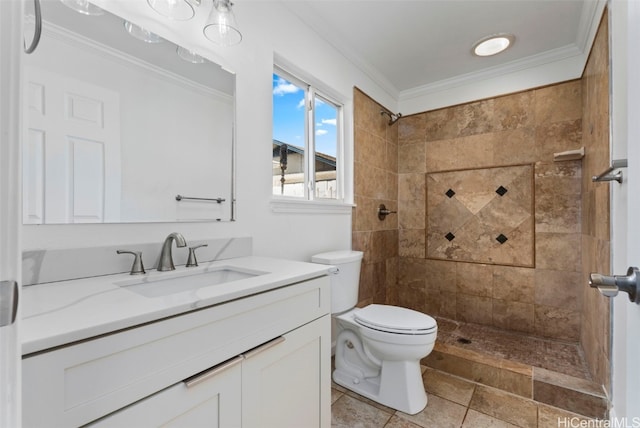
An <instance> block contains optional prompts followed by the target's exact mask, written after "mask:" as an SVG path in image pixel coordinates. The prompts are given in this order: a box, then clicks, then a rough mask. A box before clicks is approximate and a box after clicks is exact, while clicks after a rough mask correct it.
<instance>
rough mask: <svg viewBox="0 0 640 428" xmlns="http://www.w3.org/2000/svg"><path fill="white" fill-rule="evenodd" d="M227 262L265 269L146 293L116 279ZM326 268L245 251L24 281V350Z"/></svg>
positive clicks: (295, 279) (304, 276) (176, 311)
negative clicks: (161, 268) (194, 261)
mask: <svg viewBox="0 0 640 428" xmlns="http://www.w3.org/2000/svg"><path fill="white" fill-rule="evenodd" d="M222 267H235V268H238V269H240V270H249V271H260V272H265V273H264V274H262V275H257V276H252V277H249V278H245V279H239V280H236V281H231V282H226V283H223V284H218V285H211V286H207V287H202V288H199V289H197V290H186V291H184V292H179V293H175V294H170V295H166V296H159V297H146V296H143V295H141V294H138V293H136V292H133V291H130V290H127V288H126V287H124V286H119V285H117V284H118V283H120V284H122V283H126V282H128V281H130V280H134V279H141V280H142V279H143V278H146V280H153V279H155V278H158V279H160V278H162V279H165V278H170V277H172V276H179V275H182V274H189V273H193V272H196V270H206V269H212V268H222ZM327 268H328V266H326V265H320V264H313V263H304V262H296V261H291V260H282V259H273V258H266V257H240V258H234V259H228V260H221V261H216V262H208V263H200V266H199V267H197V268H185V267H184V266H179V267H176V270H175V271H171V272H157V271H155V270H153V271H150V272H148V273H147V274H146V275H143V276H142V275H138V276H134V275H129V274H116V275H105V276H99V277H92V278H84V279H75V280H70V281H60V282H52V283H48V284H39V285H32V286H28V287H24V288H23V290H22V294H21V300H22V303H21V310H22V323H21V325H20V334H21V338H22V354H23V355H26V354H30V353H33V352H38V351H42V350H45V349H48V348H52V347H56V346H60V345H65V344H68V343H72V342H75V341H78V340H83V339H87V338H91V337H94V336H98V335H101V334H105V333H110V332H113V331H117V330H120V329H123V328H128V327H132V326H136V325H139V324H142V323H146V322H150V321H155V320H158V319H162V318H165V317H169V316H172V315H177V314H181V313H186V312H189V311H191V310H194V309H196V308H203V307H207V306H211V305H215V304H219V303H224V302H227V301H230V300H233V299H237V298H241V297H247V296H250V295H253V294H257V293H261V292H264V291H268V290H272V289H275V288H278V287H281V286H284V285H288V284H292V283H295V282H299V281H304V280H307V279H311V278H316V277H319V276H323V275H325V274H327Z"/></svg>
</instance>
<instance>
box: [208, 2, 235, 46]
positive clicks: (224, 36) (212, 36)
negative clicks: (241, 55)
mask: <svg viewBox="0 0 640 428" xmlns="http://www.w3.org/2000/svg"><path fill="white" fill-rule="evenodd" d="M232 6H233V3H231V1H230V0H213V9H211V13H210V14H209V19H208V20H207V23H206V25H205V26H204V29H203V33H204V36H205V37H206V38H207V39H209V40H210V41H212V42H213V43H215V44H218V45H220V46H233V45H237V44H238V43H240V41H241V40H242V34H241V33H240V31H239V30H238V24H237V23H236V18H235V16H234V14H233V11H232V10H231V7H232Z"/></svg>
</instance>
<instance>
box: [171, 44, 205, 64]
mask: <svg viewBox="0 0 640 428" xmlns="http://www.w3.org/2000/svg"><path fill="white" fill-rule="evenodd" d="M176 52H177V54H178V56H179V57H180V58H182V59H183V60H185V61H187V62H190V63H191V64H202V63H204V62H205V59H204V58H202V57H201V56H200V55H198V54H197V53H195V52H194V51H191V50H189V49H187V48H183V47H182V46H178V47H177V48H176Z"/></svg>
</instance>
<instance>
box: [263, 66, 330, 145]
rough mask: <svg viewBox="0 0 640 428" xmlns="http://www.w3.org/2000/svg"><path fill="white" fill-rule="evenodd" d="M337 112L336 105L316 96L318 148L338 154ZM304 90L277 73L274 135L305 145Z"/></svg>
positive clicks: (275, 78) (274, 76) (283, 139)
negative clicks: (317, 98)
mask: <svg viewBox="0 0 640 428" xmlns="http://www.w3.org/2000/svg"><path fill="white" fill-rule="evenodd" d="M336 113H337V110H336V108H335V107H334V106H332V105H330V104H327V103H324V102H322V101H321V100H316V107H315V122H316V123H315V141H316V151H318V152H320V153H325V154H328V155H331V156H334V157H335V156H336V146H337V144H336V135H337V134H336V129H337V128H336ZM304 119H305V109H304V91H303V90H302V89H301V88H299V87H297V86H296V85H294V84H292V83H290V82H288V81H287V80H285V79H282V78H280V77H278V76H277V75H276V74H274V75H273V138H274V139H276V140H279V141H282V142H285V143H288V144H293V145H296V146H299V147H304Z"/></svg>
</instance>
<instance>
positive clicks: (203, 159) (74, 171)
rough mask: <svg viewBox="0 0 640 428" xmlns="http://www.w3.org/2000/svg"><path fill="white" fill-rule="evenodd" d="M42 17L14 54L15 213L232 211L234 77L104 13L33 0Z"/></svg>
mask: <svg viewBox="0 0 640 428" xmlns="http://www.w3.org/2000/svg"><path fill="white" fill-rule="evenodd" d="M42 17H43V35H42V40H41V43H40V46H39V47H38V49H37V50H36V51H35V52H34V53H33V54H32V55H25V57H24V65H25V67H24V70H25V77H24V78H23V85H24V95H23V96H24V103H23V105H24V111H23V115H24V116H23V117H24V123H25V130H24V139H23V170H24V173H23V201H24V202H23V223H24V224H61V223H130V222H175V221H223V220H232V219H233V199H234V195H233V153H234V150H233V120H234V91H235V76H234V75H233V74H232V73H229V72H228V71H226V70H224V69H222V68H221V67H220V66H219V65H217V64H214V63H212V62H210V61H208V60H206V59H203V58H202V57H199V56H194V55H193V53H192V52H189V51H188V50H186V49H180V48H178V47H177V46H176V45H174V44H173V43H171V42H170V41H168V40H164V39H161V38H158V40H147V41H143V40H140V39H139V38H136V37H132V34H130V33H135V35H137V36H138V37H144V36H145V31H144V29H140V28H136V27H135V24H131V25H130V24H127V23H126V22H125V21H124V20H123V19H122V18H119V17H116V16H114V15H112V14H109V13H108V12H106V11H105V12H104V13H103V14H102V15H101V16H87V15H82V14H79V13H77V12H76V11H74V10H71V9H69V8H67V7H66V6H65V5H63V4H62V2H60V1H59V0H42ZM128 30H130V31H128ZM146 35H147V36H148V35H149V34H146ZM151 36H153V34H151ZM156 41H157V43H156ZM178 51H179V52H178ZM198 61H200V62H199V63H198ZM177 195H182V196H183V197H184V198H177V197H176V196H177ZM191 198H194V199H191ZM178 199H180V200H178Z"/></svg>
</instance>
